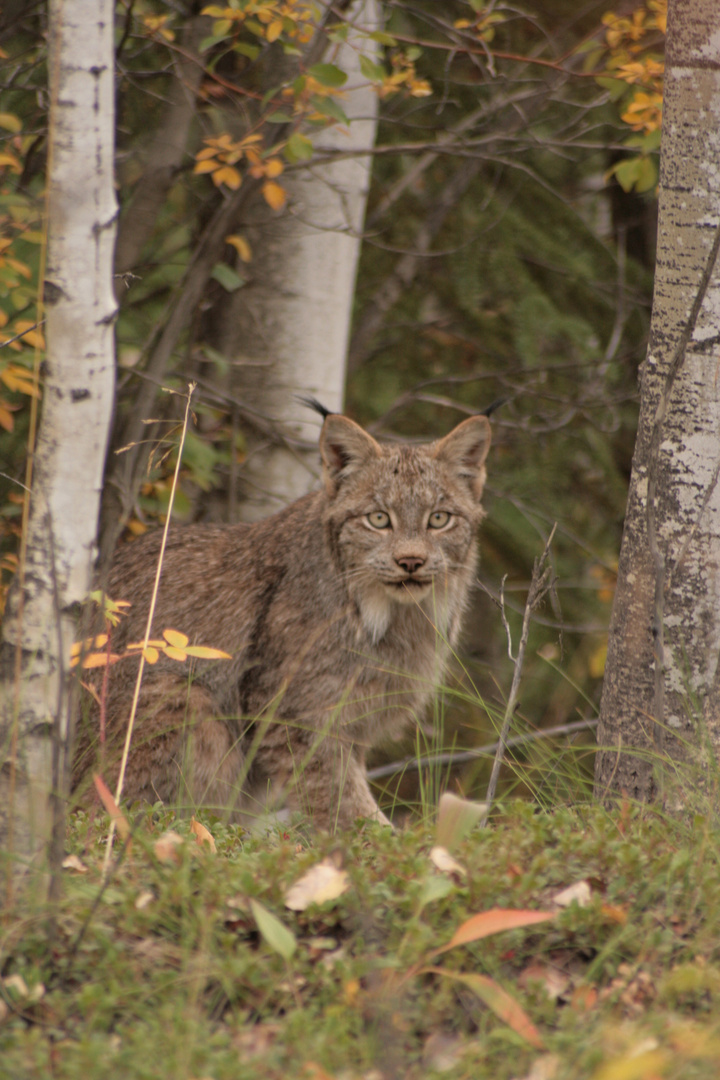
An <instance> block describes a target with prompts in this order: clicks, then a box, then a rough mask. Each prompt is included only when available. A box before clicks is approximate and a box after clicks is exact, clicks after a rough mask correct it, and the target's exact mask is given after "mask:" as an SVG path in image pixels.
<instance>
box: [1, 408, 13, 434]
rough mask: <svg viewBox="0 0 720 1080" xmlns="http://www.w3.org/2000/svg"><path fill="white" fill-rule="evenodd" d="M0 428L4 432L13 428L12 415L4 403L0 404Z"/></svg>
mask: <svg viewBox="0 0 720 1080" xmlns="http://www.w3.org/2000/svg"><path fill="white" fill-rule="evenodd" d="M0 427H1V428H3V429H4V430H5V431H12V430H13V428H14V427H15V421H14V419H13V415H12V413H11V412H10V409H9V408H8V407H7V403H6V402H0Z"/></svg>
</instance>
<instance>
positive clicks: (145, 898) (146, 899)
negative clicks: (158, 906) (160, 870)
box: [135, 889, 155, 911]
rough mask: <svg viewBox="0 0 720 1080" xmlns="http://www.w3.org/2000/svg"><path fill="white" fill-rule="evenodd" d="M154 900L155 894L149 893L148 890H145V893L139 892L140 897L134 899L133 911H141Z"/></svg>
mask: <svg viewBox="0 0 720 1080" xmlns="http://www.w3.org/2000/svg"><path fill="white" fill-rule="evenodd" d="M154 899H155V893H151V892H150V891H149V890H148V889H146V890H145V892H141V893H140V895H139V896H138V897H137V898H136V900H135V909H136V910H137V911H142V910H143V909H144V908H146V907H147V906H148V904H152V902H153V900H154Z"/></svg>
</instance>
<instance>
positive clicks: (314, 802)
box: [289, 738, 391, 832]
mask: <svg viewBox="0 0 720 1080" xmlns="http://www.w3.org/2000/svg"><path fill="white" fill-rule="evenodd" d="M289 802H290V804H291V805H292V806H295V807H298V808H299V809H301V810H302V811H303V812H304V813H306V814H307V815H308V816H309V817H312V819H313V822H314V823H315V825H316V827H317V828H319V829H326V830H327V831H328V832H335V831H336V830H337V829H347V828H349V827H350V826H351V825H353V823H354V822H355V821H356V820H357V818H369V819H370V820H371V821H377V822H380V823H381V824H382V825H391V822H390V820H389V819H388V818H387V817H386V816H385V814H383V812H382V810H381V809H380V807H379V806H378V804H377V802H376V801H375V799H374V797H373V795H372V792H371V791H370V786H369V784H368V780H367V776H366V775H365V766H364V765H363V763H362V761H361V760H359V758H358V756H357V753H356V751H355V750H354V749H353V746H352V744H346V743H343V742H340V741H338V740H334V739H331V738H328V739H326V740H325V742H324V744H323V746H322V747H321V748H320V749H319V751H318V753H317V754H316V756H315V757H314V758H313V759H312V760H311V761H310V762H309V763H308V764H307V765H306V767H305V768H304V769H303V770H302V772H301V774H300V775H298V776H296V777H295V780H294V783H293V789H292V792H291V795H290V799H289Z"/></svg>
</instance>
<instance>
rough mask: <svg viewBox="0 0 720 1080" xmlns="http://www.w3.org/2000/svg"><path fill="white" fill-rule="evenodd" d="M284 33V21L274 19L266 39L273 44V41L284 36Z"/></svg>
mask: <svg viewBox="0 0 720 1080" xmlns="http://www.w3.org/2000/svg"><path fill="white" fill-rule="evenodd" d="M282 31H283V21H282V19H273V21H272V22H271V23H270V25H269V26H268V28H267V33H266V34H265V37H266V38H267V39H268V41H269V42H271V43H272V42H273V41H277V39H278V38H279V37H280V35H281V34H282Z"/></svg>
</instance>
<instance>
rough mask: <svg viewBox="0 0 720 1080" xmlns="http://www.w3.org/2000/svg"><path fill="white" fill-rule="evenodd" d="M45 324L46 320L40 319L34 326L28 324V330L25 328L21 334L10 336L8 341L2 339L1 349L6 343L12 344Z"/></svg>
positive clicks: (0, 342)
mask: <svg viewBox="0 0 720 1080" xmlns="http://www.w3.org/2000/svg"><path fill="white" fill-rule="evenodd" d="M44 325H45V320H44V319H40V321H39V322H36V323H33V325H32V326H28V328H27V329H26V330H23V331H22V333H21V334H16V335H15V337H11V338H8V339H7V341H0V349H4V348H5V346H6V345H12V343H13V342H14V341H19V340H20V338H24V337H25V335H26V334H29V333H30V331H31V330H37V329H38V328H39V327H40V326H44Z"/></svg>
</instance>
